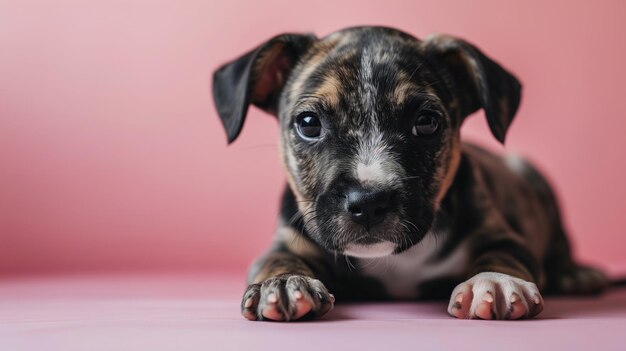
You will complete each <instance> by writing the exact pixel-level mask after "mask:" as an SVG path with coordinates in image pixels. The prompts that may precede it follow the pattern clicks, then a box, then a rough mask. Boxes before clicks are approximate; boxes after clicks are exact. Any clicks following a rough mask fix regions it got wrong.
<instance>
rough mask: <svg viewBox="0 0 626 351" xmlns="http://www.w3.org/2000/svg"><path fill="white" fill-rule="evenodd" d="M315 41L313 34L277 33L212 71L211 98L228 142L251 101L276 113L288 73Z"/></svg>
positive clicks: (235, 134)
mask: <svg viewBox="0 0 626 351" xmlns="http://www.w3.org/2000/svg"><path fill="white" fill-rule="evenodd" d="M315 40H316V38H315V36H313V35H301V34H283V35H279V36H276V37H274V38H272V39H270V40H268V41H267V42H265V43H264V44H261V45H260V46H259V47H258V48H256V49H254V50H252V51H250V52H248V53H247V54H245V55H243V56H241V57H240V58H238V59H236V60H234V61H232V62H229V63H227V64H225V65H223V66H222V67H220V68H219V69H218V70H217V71H215V73H214V74H213V99H214V100H215V106H216V108H217V113H218V114H219V116H220V119H221V120H222V124H223V125H224V129H226V134H227V136H228V143H232V142H233V141H234V140H235V139H236V138H237V136H238V135H239V132H240V131H241V127H242V126H243V121H244V119H245V118H246V113H247V112H248V106H249V105H250V103H252V104H254V105H256V106H258V107H260V108H262V109H263V110H265V111H268V112H270V113H275V112H276V107H277V106H276V105H277V103H278V97H279V95H280V91H281V90H282V88H283V86H284V84H285V81H286V80H287V77H288V75H289V72H290V71H291V69H292V68H293V67H294V66H295V65H296V63H297V62H298V59H299V58H300V56H301V55H302V54H303V53H304V52H306V50H307V49H308V48H309V47H310V45H311V44H312V43H313V42H314V41H315Z"/></svg>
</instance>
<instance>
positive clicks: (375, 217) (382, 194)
mask: <svg viewBox="0 0 626 351" xmlns="http://www.w3.org/2000/svg"><path fill="white" fill-rule="evenodd" d="M392 200H393V193H391V192H389V191H373V190H365V189H352V190H350V191H348V196H347V201H346V209H347V210H348V213H350V216H351V217H352V220H353V221H354V222H356V223H359V224H361V225H363V226H365V227H366V228H367V229H370V228H371V227H373V226H375V225H377V224H379V223H380V222H382V221H383V220H384V219H385V215H386V214H387V213H388V212H389V210H390V209H391V205H392Z"/></svg>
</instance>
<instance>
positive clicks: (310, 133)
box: [296, 112, 322, 140]
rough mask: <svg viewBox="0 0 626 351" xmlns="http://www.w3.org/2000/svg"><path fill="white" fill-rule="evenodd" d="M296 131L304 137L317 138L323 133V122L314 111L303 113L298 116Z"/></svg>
mask: <svg viewBox="0 0 626 351" xmlns="http://www.w3.org/2000/svg"><path fill="white" fill-rule="evenodd" d="M296 131H297V132H298V134H299V135H300V136H301V137H302V138H303V139H306V140H311V139H317V138H319V137H320V136H321V135H322V122H321V121H320V119H319V118H318V117H317V116H316V115H315V114H314V113H312V112H304V113H301V114H300V115H299V116H298V117H297V118H296Z"/></svg>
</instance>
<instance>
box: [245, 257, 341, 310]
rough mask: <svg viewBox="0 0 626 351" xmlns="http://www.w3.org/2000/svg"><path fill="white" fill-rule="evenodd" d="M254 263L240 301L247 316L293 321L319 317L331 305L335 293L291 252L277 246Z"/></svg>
mask: <svg viewBox="0 0 626 351" xmlns="http://www.w3.org/2000/svg"><path fill="white" fill-rule="evenodd" d="M256 266H257V268H256V269H253V272H252V274H251V277H250V280H251V282H252V284H250V285H249V286H248V288H247V289H246V292H245V293H244V296H243V300H242V302H241V311H242V314H243V316H244V317H246V318H247V319H249V320H266V319H267V320H274V321H293V320H298V319H302V318H306V317H319V316H322V315H324V314H325V313H327V312H328V311H330V310H331V309H332V308H333V305H334V302H335V297H334V296H333V295H332V294H330V293H329V292H328V290H327V289H326V287H325V286H324V284H323V283H322V282H321V281H319V280H318V279H316V278H315V276H314V273H313V270H312V269H311V268H310V267H309V266H308V265H307V264H306V263H305V262H304V261H303V260H302V259H301V258H299V257H297V256H296V255H294V254H293V253H291V252H288V251H287V250H279V249H277V250H276V251H273V252H270V253H269V254H267V255H266V256H265V257H263V258H261V259H260V260H259V261H258V262H257V264H256Z"/></svg>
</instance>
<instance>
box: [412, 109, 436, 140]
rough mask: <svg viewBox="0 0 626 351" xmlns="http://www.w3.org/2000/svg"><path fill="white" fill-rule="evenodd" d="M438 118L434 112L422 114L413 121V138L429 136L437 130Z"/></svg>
mask: <svg viewBox="0 0 626 351" xmlns="http://www.w3.org/2000/svg"><path fill="white" fill-rule="evenodd" d="M439 119H440V116H439V115H438V114H437V113H434V112H423V113H421V114H420V115H419V116H417V118H416V119H415V123H413V128H412V129H411V133H413V135H415V136H429V135H433V134H435V132H437V129H439Z"/></svg>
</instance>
